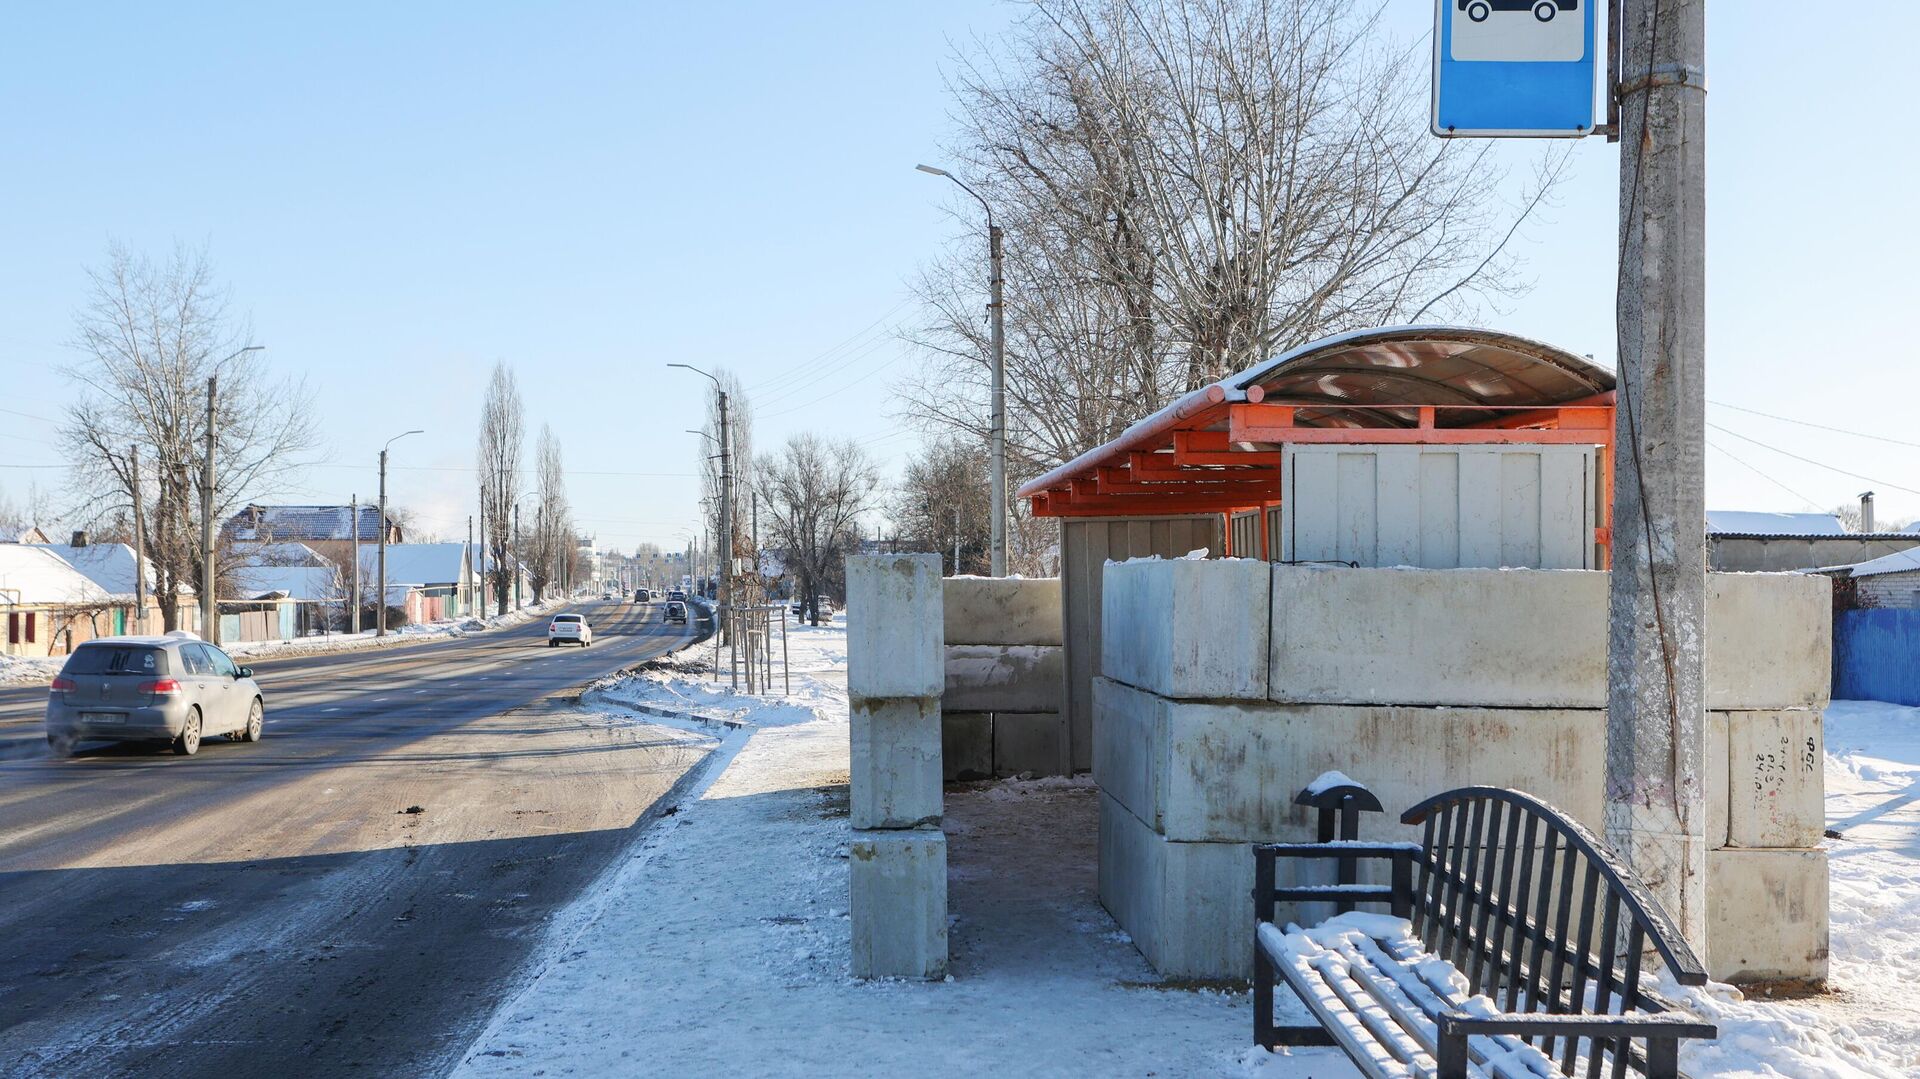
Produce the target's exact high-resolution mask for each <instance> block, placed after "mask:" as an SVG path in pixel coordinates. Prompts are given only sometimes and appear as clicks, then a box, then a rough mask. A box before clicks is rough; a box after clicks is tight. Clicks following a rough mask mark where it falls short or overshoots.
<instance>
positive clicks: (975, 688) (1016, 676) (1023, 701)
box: [940, 644, 1067, 712]
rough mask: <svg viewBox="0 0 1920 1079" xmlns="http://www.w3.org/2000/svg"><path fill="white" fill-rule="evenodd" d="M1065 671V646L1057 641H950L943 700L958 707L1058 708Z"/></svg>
mask: <svg viewBox="0 0 1920 1079" xmlns="http://www.w3.org/2000/svg"><path fill="white" fill-rule="evenodd" d="M1066 676H1067V675H1066V651H1065V649H1062V648H1059V647H1057V646H1051V645H1031V644H1028V645H997V644H961V645H949V646H948V647H947V649H946V683H945V684H946V690H945V692H944V693H943V694H942V696H941V698H940V705H941V707H943V708H946V709H948V710H949V711H954V712H1058V711H1060V699H1061V694H1062V691H1063V690H1064V688H1065V686H1066Z"/></svg>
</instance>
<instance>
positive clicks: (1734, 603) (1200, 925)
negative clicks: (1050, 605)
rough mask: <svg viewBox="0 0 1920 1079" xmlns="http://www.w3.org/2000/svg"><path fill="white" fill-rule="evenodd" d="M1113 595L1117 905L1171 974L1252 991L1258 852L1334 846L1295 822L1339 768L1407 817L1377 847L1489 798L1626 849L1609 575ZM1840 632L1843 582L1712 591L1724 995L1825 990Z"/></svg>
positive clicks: (1711, 755)
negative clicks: (1612, 760)
mask: <svg viewBox="0 0 1920 1079" xmlns="http://www.w3.org/2000/svg"><path fill="white" fill-rule="evenodd" d="M1105 585H1106V587H1105V606H1104V613H1105V615H1106V618H1107V624H1106V627H1105V633H1104V635H1103V638H1102V640H1103V645H1104V649H1103V653H1102V657H1101V664H1102V677H1101V678H1100V679H1099V680H1098V681H1097V683H1096V686H1095V712H1094V724H1093V735H1094V756H1093V772H1094V777H1095V779H1096V781H1097V782H1098V783H1099V785H1100V788H1101V791H1102V801H1101V806H1102V819H1101V838H1100V842H1101V867H1100V869H1101V896H1102V900H1103V902H1105V903H1106V904H1107V906H1108V909H1109V910H1111V911H1112V912H1113V913H1114V915H1115V917H1116V918H1117V919H1119V920H1120V922H1121V924H1122V926H1123V927H1124V928H1126V929H1127V931H1128V932H1129V933H1130V934H1132V935H1133V937H1134V940H1135V941H1136V943H1138V944H1139V945H1140V948H1141V951H1142V953H1143V954H1145V955H1146V956H1147V958H1148V959H1149V960H1150V961H1151V962H1152V963H1153V964H1154V965H1155V967H1156V968H1157V969H1159V970H1160V971H1161V972H1162V973H1166V974H1177V975H1183V976H1190V977H1239V976H1244V974H1245V973H1246V970H1247V967H1248V956H1249V954H1250V948H1251V944H1250V941H1249V939H1248V934H1249V932H1250V929H1251V922H1250V918H1249V916H1248V912H1247V910H1246V909H1245V907H1246V905H1245V903H1244V902H1242V901H1241V900H1242V898H1243V897H1244V896H1245V895H1246V894H1247V893H1248V891H1249V890H1250V889H1251V887H1252V857H1251V854H1250V846H1251V844H1253V843H1256V842H1270V841H1295V840H1305V839H1310V838H1312V834H1311V829H1310V824H1311V822H1310V820H1309V815H1308V811H1307V810H1305V809H1303V808H1301V807H1298V806H1295V805H1293V802H1292V799H1293V796H1294V794H1295V793H1297V792H1298V791H1299V790H1300V789H1301V788H1303V787H1305V786H1306V785H1307V784H1308V783H1310V782H1311V781H1312V780H1313V779H1314V778H1315V777H1316V776H1318V775H1319V774H1321V773H1322V772H1324V771H1327V770H1329V769H1338V770H1340V771H1343V772H1345V773H1347V774H1348V775H1351V776H1353V777H1354V778H1355V779H1357V780H1359V781H1360V782H1362V783H1365V784H1366V785H1368V786H1369V787H1371V788H1372V789H1373V790H1374V791H1375V792H1376V793H1377V794H1378V795H1379V796H1380V798H1381V801H1382V802H1383V803H1384V804H1385V805H1386V806H1387V808H1388V810H1389V813H1387V814H1380V815H1372V816H1371V818H1370V819H1368V820H1366V821H1365V823H1364V824H1363V838H1369V839H1417V838H1418V836H1417V835H1413V834H1410V830H1408V829H1404V828H1402V827H1401V826H1399V825H1398V824H1397V823H1396V822H1397V819H1398V816H1397V815H1398V812H1399V811H1400V810H1402V809H1405V808H1406V807H1407V806H1408V805H1411V804H1412V803H1413V802H1415V801H1417V800H1419V799H1421V798H1425V797H1427V796H1428V795H1431V794H1435V793H1438V792H1440V791H1443V790H1448V789H1452V788H1455V787H1461V786H1467V785H1471V784H1476V783H1484V784H1490V785H1496V786H1509V787H1517V788H1519V789H1523V790H1526V791H1528V792H1530V793H1532V794H1534V795H1536V796H1539V797H1541V798H1543V799H1544V800H1546V801H1548V802H1550V803H1552V804H1555V805H1557V806H1559V807H1560V808H1561V809H1562V810H1563V811H1565V812H1567V813H1568V814H1569V815H1571V816H1573V817H1574V818H1575V819H1578V820H1580V821H1582V822H1583V823H1585V824H1586V825H1587V826H1588V827H1590V828H1592V829H1594V830H1595V831H1601V830H1603V828H1604V824H1605V821H1604V805H1603V802H1602V793H1601V777H1602V776H1603V775H1604V773H1605V747H1606V713H1605V650H1606V608H1607V604H1606V591H1607V575H1606V574H1604V573H1599V572H1592V571H1532V570H1506V571H1472V570H1405V569H1359V570H1352V569H1344V568H1341V569H1327V568H1321V567H1308V566H1282V565H1271V566H1270V565H1267V564H1265V563H1256V562H1198V561H1190V562H1135V563H1130V564H1124V565H1112V566H1109V567H1108V568H1107V571H1106V582H1105ZM1829 609H1830V599H1829V596H1828V589H1827V585H1826V582H1825V581H1824V580H1821V579H1819V578H1810V577H1807V576H1804V575H1799V574H1782V575H1724V574H1716V575H1714V576H1712V577H1711V578H1710V584H1709V599H1708V631H1709V638H1708V641H1707V642H1706V653H1707V655H1706V661H1707V681H1708V707H1709V708H1710V709H1712V712H1711V713H1710V717H1709V720H1710V721H1709V724H1708V734H1707V740H1708V744H1707V747H1706V768H1705V772H1706V781H1707V801H1708V820H1707V832H1708V835H1707V838H1708V842H1709V845H1710V848H1711V850H1710V855H1709V867H1708V868H1709V873H1710V881H1709V888H1710V893H1711V894H1710V897H1709V899H1710V904H1709V909H1710V923H1711V924H1710V926H1709V954H1708V961H1709V965H1710V966H1711V967H1712V968H1713V970H1714V973H1715V974H1716V976H1719V977H1722V978H1736V979H1747V980H1759V979H1776V978H1813V979H1818V978H1823V977H1824V976H1825V973H1826V943H1827V923H1826V904H1825V887H1826V875H1825V874H1826V867H1825V854H1824V852H1823V851H1822V850H1821V849H1820V847H1819V843H1820V839H1821V830H1822V827H1823V820H1824V805H1823V793H1824V791H1823V781H1822V759H1821V758H1822V745H1821V730H1820V716H1821V710H1822V709H1823V708H1824V707H1825V704H1826V700H1827V685H1828V667H1829V662H1830V661H1829V652H1828V615H1829ZM1755 881H1763V882H1765V883H1764V884H1756V883H1755ZM1193 889H1209V890H1210V892H1209V894H1205V895H1201V894H1197V893H1195V892H1194V891H1193ZM1183 890H1184V891H1183ZM1215 893H1217V894H1215Z"/></svg>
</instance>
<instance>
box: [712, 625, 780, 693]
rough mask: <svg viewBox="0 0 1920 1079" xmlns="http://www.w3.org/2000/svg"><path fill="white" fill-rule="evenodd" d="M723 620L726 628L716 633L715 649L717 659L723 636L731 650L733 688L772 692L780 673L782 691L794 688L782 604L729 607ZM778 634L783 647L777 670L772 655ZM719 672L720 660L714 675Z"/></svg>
mask: <svg viewBox="0 0 1920 1079" xmlns="http://www.w3.org/2000/svg"><path fill="white" fill-rule="evenodd" d="M724 620H725V622H726V632H725V633H724V634H718V635H716V636H715V637H714V641H715V644H714V649H715V652H716V660H717V659H718V655H717V653H718V651H719V649H720V647H721V645H720V643H719V642H720V640H721V639H722V637H724V638H725V640H726V642H727V643H726V649H727V652H728V653H729V656H728V659H727V667H728V672H729V675H730V677H731V678H732V680H733V688H734V690H735V691H739V690H741V689H745V690H746V692H747V693H749V694H754V695H758V694H764V693H772V692H774V690H773V685H774V678H775V675H776V673H777V674H778V676H779V684H780V690H779V692H781V693H791V692H793V679H792V676H791V674H790V673H789V672H788V670H787V608H786V607H785V606H784V605H782V604H756V605H754V606H742V607H729V608H727V609H726V611H725V614H724ZM776 622H777V623H778V624H779V630H778V632H776V631H775V629H774V625H775V623H776ZM776 637H778V638H779V641H778V647H779V650H780V665H779V670H778V671H777V672H776V671H775V669H774V659H773V654H774V648H775V640H774V639H775V638H776ZM719 673H720V664H719V663H718V662H716V663H715V664H714V676H715V677H716V678H717V677H719ZM743 683H744V685H743Z"/></svg>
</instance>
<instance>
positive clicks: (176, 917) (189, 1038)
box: [0, 604, 710, 1076]
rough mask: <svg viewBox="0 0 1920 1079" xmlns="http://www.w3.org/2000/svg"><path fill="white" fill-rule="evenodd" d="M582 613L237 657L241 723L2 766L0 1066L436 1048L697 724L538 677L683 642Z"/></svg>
mask: <svg viewBox="0 0 1920 1079" xmlns="http://www.w3.org/2000/svg"><path fill="white" fill-rule="evenodd" d="M581 610H582V612H583V613H585V614H586V615H587V617H588V619H589V620H590V621H591V622H592V623H593V624H594V627H595V632H596V635H597V637H596V642H595V644H594V645H593V646H592V647H590V648H562V649H548V648H547V647H546V645H545V623H544V621H536V622H534V623H531V624H529V625H527V626H523V627H518V628H515V629H512V630H504V631H500V632H497V633H493V634H487V635H482V636H477V637H472V638H464V639H460V640H455V641H449V642H445V643H434V644H429V645H420V646H407V647H397V648H389V649H379V650H374V651H368V652H358V653H348V654H341V655H334V656H325V657H300V658H297V659H288V660H282V661H274V662H263V663H261V664H258V665H257V668H256V669H257V671H258V676H259V678H260V680H261V683H262V686H263V689H264V690H265V692H266V694H267V698H268V704H269V709H270V711H269V723H268V727H267V735H266V739H265V740H264V741H262V742H260V743H258V744H253V745H247V744H240V743H229V742H226V741H224V740H222V739H213V740H210V741H209V742H207V743H206V744H205V745H204V747H203V748H202V749H201V752H200V754H199V755H198V756H195V757H192V758H178V757H174V756H172V755H171V754H170V753H168V752H167V751H165V750H164V749H162V748H146V747H124V746H99V747H90V748H87V749H86V750H84V751H83V752H82V753H81V754H80V755H78V756H77V757H75V758H74V759H71V760H68V759H56V758H53V757H50V756H47V755H46V754H45V753H44V749H43V748H42V750H41V752H40V753H39V755H37V756H32V757H22V758H18V759H13V760H4V761H0V934H4V935H5V939H7V940H8V941H9V945H10V947H9V948H7V949H0V1074H7V1075H11V1074H15V1073H20V1074H49V1075H65V1074H81V1073H84V1074H89V1075H103V1074H106V1075H110V1074H135V1073H138V1074H141V1075H143V1076H145V1075H161V1076H165V1075H215V1074H218V1075H223V1076H232V1075H251V1074H281V1075H291V1074H301V1075H331V1074H346V1073H348V1072H354V1073H357V1074H406V1075H417V1074H430V1073H432V1072H434V1071H437V1070H439V1069H441V1068H442V1067H443V1066H444V1065H445V1063H446V1062H447V1060H448V1059H449V1057H450V1055H452V1054H456V1053H458V1051H459V1050H460V1049H461V1048H462V1047H463V1046H464V1044H465V1040H466V1038H467V1037H468V1036H470V1035H471V1033H472V1031H473V1029H474V1026H475V1024H477V1023H478V1022H480V1021H482V1020H484V1018H485V1016H486V1015H487V1014H488V1013H489V1009H490V1008H491V1006H492V1004H493V1003H494V1002H495V1001H496V1000H497V999H498V998H499V996H500V995H501V994H502V993H503V992H504V991H505V990H506V989H507V988H508V987H509V983H510V979H511V978H512V977H513V974H514V972H515V970H517V969H518V968H519V967H520V964H521V963H522V962H523V961H524V960H525V959H526V957H527V956H528V954H529V951H530V949H531V948H532V947H533V946H534V945H535V944H536V943H537V941H538V940H539V938H540V930H541V928H542V925H543V923H544V921H545V919H546V918H548V917H549V916H550V915H551V914H552V913H553V911H554V910H556V909H557V908H559V907H560V906H563V905H564V904H565V903H566V902H567V901H569V900H570V899H572V898H573V897H574V896H575V895H577V894H578V892H579V890H580V889H581V888H582V887H584V886H585V885H586V884H587V883H589V882H591V881H592V880H593V879H594V877H595V876H596V875H597V874H598V873H599V872H600V871H602V870H603V869H604V868H605V866H606V865H607V864H608V862H609V861H610V859H611V858H612V857H613V856H614V855H615V854H616V853H617V852H618V851H620V850H621V849H623V848H624V847H625V846H626V845H627V843H629V842H630V841H631V839H632V833H633V830H634V829H635V828H636V827H639V826H641V824H642V822H643V821H644V814H645V813H646V812H647V810H648V809H649V807H651V806H653V805H654V804H655V803H656V801H657V799H658V798H659V797H660V796H661V795H662V794H663V793H664V792H666V791H667V790H668V789H669V788H670V787H671V786H672V785H673V784H674V783H675V782H676V781H677V780H679V779H680V778H681V777H682V776H684V775H686V774H687V771H688V769H689V768H691V767H693V766H694V765H695V764H696V763H697V762H699V761H700V760H702V759H703V758H704V756H705V754H706V751H707V748H708V746H709V744H710V743H709V742H707V741H706V740H704V739H700V738H698V737H695V736H690V735H686V734H682V733H679V732H674V731H669V730H665V729H663V728H651V727H627V726H612V725H608V724H604V723H598V722H595V721H593V720H592V719H591V717H586V716H584V715H583V714H581V713H578V712H577V711H575V710H572V709H570V708H568V707H566V705H565V702H564V700H563V699H558V698H556V697H555V696H554V695H555V694H558V693H561V692H562V691H564V690H566V689H567V688H568V687H571V686H577V685H579V684H581V683H583V682H585V681H587V680H590V679H591V678H594V677H597V676H599V675H601V674H605V673H608V672H609V671H612V670H614V669H618V668H620V667H623V666H626V665H629V664H631V663H634V662H637V661H640V660H643V659H646V658H650V657H651V656H654V655H658V654H660V653H662V652H664V651H665V650H667V649H668V648H670V647H671V646H673V645H674V644H677V643H680V642H681V641H683V640H684V639H685V636H686V634H685V631H684V630H683V629H682V628H681V627H678V626H674V627H671V628H670V629H669V627H666V626H664V625H663V624H661V623H660V622H659V621H658V618H657V608H652V609H649V608H642V607H638V606H634V605H625V604H608V605H603V604H594V605H588V606H586V607H583V608H581ZM647 615H651V616H652V617H646V616H647ZM40 692H41V693H42V694H44V690H42V691H40ZM26 725H28V724H27V722H26V721H24V720H23V719H22V718H21V717H17V716H16V717H14V719H13V720H12V721H11V726H13V727H16V728H18V727H21V726H26ZM31 726H32V731H31V733H32V736H33V738H34V739H36V740H37V739H38V738H39V730H38V721H37V719H36V720H33V721H32V722H31ZM7 733H8V734H9V735H11V736H13V738H14V740H15V742H16V743H17V744H19V743H21V740H22V738H23V737H24V735H25V734H26V733H27V732H25V731H21V730H12V731H9V732H7ZM37 744H39V745H40V746H42V747H43V746H44V743H43V742H41V743H37ZM414 806H418V807H420V810H421V811H420V812H408V810H409V809H410V808H412V807H414Z"/></svg>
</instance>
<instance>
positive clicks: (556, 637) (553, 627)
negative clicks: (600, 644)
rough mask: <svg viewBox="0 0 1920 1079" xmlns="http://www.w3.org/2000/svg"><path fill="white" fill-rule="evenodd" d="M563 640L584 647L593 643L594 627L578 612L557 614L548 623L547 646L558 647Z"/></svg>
mask: <svg viewBox="0 0 1920 1079" xmlns="http://www.w3.org/2000/svg"><path fill="white" fill-rule="evenodd" d="M562 641H565V642H566V643H568V644H577V645H580V646H581V647H583V648H584V647H586V646H587V645H590V644H592V643H593V627H592V626H589V625H587V620H586V619H585V618H582V617H581V616H579V615H577V614H556V615H554V616H553V620H552V621H550V622H548V623H547V647H548V648H558V647H560V643H561V642H562Z"/></svg>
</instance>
